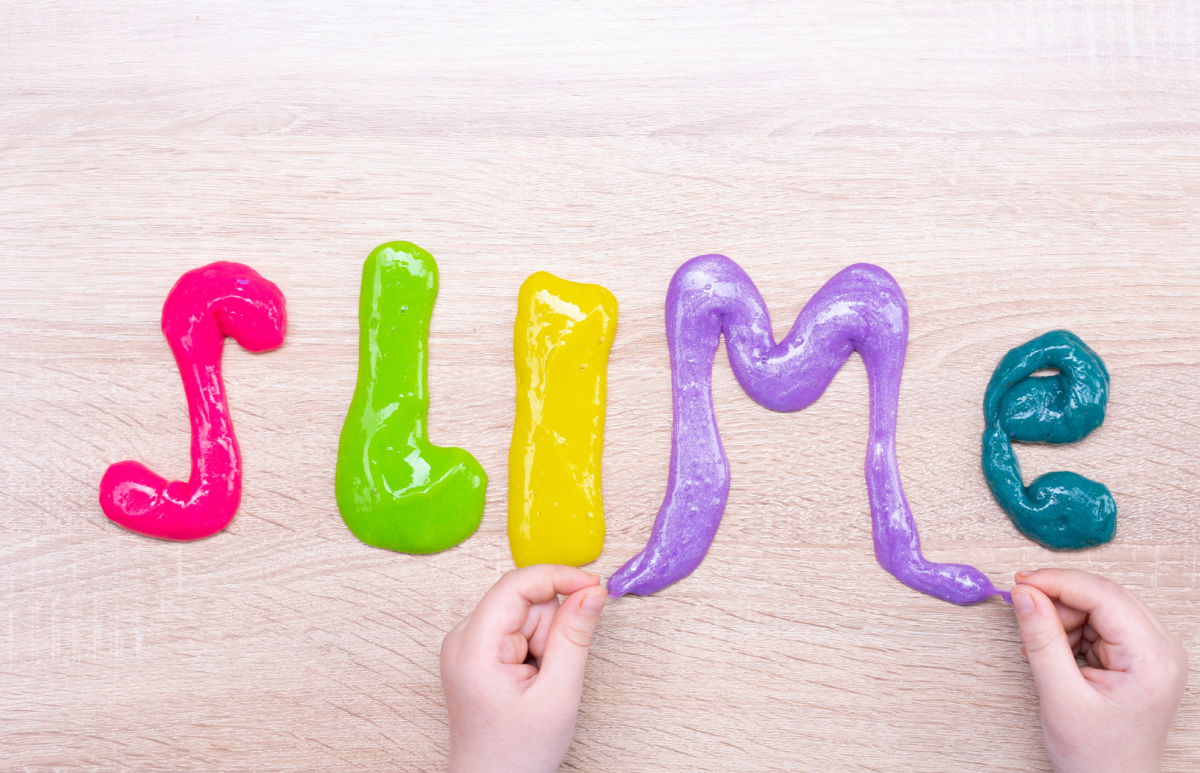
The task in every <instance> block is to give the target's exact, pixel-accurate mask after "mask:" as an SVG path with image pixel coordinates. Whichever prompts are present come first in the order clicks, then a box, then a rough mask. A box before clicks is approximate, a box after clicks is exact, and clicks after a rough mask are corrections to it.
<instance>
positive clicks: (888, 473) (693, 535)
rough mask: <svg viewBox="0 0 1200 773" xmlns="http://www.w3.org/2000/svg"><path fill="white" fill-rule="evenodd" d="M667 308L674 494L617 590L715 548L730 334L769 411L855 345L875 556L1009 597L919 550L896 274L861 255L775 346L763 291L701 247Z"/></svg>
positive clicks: (614, 581) (641, 587) (649, 583)
mask: <svg viewBox="0 0 1200 773" xmlns="http://www.w3.org/2000/svg"><path fill="white" fill-rule="evenodd" d="M666 312H667V313H666V317H667V346H668V348H669V349H670V355H671V391H672V396H673V402H674V413H675V418H674V425H673V427H672V435H671V465H670V474H669V477H668V479H667V493H666V497H665V498H664V499H663V504H662V507H661V508H660V509H659V511H658V516H657V517H656V518H655V520H654V530H653V532H652V534H651V536H650V542H649V544H648V545H647V546H646V548H645V549H644V550H642V552H641V553H639V554H638V555H637V556H635V557H634V558H632V559H631V560H630V561H629V562H628V563H626V564H625V565H624V566H622V567H621V568H620V569H619V570H617V572H616V574H614V575H613V576H612V577H610V578H609V580H608V588H609V593H610V594H612V595H613V596H622V595H624V594H626V593H635V594H640V595H645V594H649V593H654V592H655V591H659V590H662V589H663V588H666V587H667V586H669V585H671V584H672V583H675V582H677V581H679V580H681V579H683V578H684V577H686V576H687V575H689V574H691V573H692V571H693V570H695V569H696V567H697V566H699V565H700V562H701V561H703V560H704V555H705V553H707V552H708V548H709V545H711V544H712V540H713V537H714V535H715V534H716V531H717V526H718V525H719V524H720V522H721V513H722V511H723V510H724V509H725V501H726V498H727V496H728V494H729V462H728V460H727V459H726V457H725V450H724V448H723V447H722V446H721V437H720V434H719V433H718V431H717V421H716V415H715V413H714V411H713V402H712V367H713V358H714V356H715V355H716V351H717V343H718V341H719V339H720V336H721V335H722V334H724V335H725V345H726V348H727V350H728V353H729V364H730V365H731V366H732V368H733V373H734V375H735V376H736V377H737V380H738V383H739V384H741V386H742V389H744V390H745V391H746V393H747V394H748V395H750V397H751V398H753V399H754V400H755V401H756V402H757V403H759V404H760V405H762V406H765V407H767V408H770V409H771V410H774V411H798V410H802V409H803V408H806V407H808V406H809V405H811V404H812V403H813V402H814V401H815V400H816V399H817V398H818V397H820V396H821V394H822V393H823V392H824V391H825V388H826V387H827V386H828V385H829V382H830V381H831V380H832V379H833V376H834V374H836V373H837V371H838V369H839V368H841V366H842V364H843V363H844V362H845V361H846V360H847V358H849V356H850V353H851V352H853V351H858V353H859V354H860V355H861V356H862V360H863V364H864V365H865V366H866V369H867V378H868V383H869V390H870V431H869V434H868V439H867V459H866V480H867V494H868V499H869V500H870V505H871V520H872V534H873V537H874V542H875V557H876V559H877V560H878V561H879V563H880V565H881V566H882V567H883V568H884V569H886V570H887V571H888V572H890V573H891V574H892V575H893V576H895V577H896V579H898V580H900V581H901V582H903V583H904V584H905V585H908V586H909V587H911V588H915V589H916V590H919V591H921V592H922V593H927V594H929V595H930V596H935V597H937V598H940V599H945V600H946V601H952V602H954V603H956V604H975V603H978V602H980V601H983V600H984V599H986V598H988V597H989V596H996V595H998V596H1001V597H1003V598H1004V599H1005V600H1006V601H1007V600H1008V594H1007V593H1006V592H1004V591H1000V590H997V589H996V588H995V587H993V586H992V583H991V582H990V581H989V580H988V578H987V577H985V576H984V575H983V573H982V572H980V571H979V570H978V569H975V568H974V567H970V566H964V565H961V564H938V563H933V562H931V561H928V560H926V559H925V557H924V556H922V555H921V546H920V537H919V536H918V534H917V526H916V523H915V522H914V520H913V517H912V513H911V512H910V511H909V508H908V502H907V500H905V498H904V489H903V487H902V486H901V483H900V471H899V467H898V465H897V462H896V412H897V407H898V404H899V398H900V375H901V371H902V370H903V368H904V354H905V349H906V347H907V345H908V307H907V305H906V304H905V301H904V295H903V293H901V291H900V287H899V285H897V284H896V281H895V280H894V279H893V278H892V277H891V275H890V274H888V273H887V272H886V271H884V270H883V269H881V268H879V267H877V266H872V265H868V264H865V263H860V264H857V265H853V266H850V267H848V268H845V269H843V270H842V271H840V272H838V274H837V275H835V276H834V277H833V278H832V279H830V280H829V281H828V282H826V283H825V286H824V287H822V288H821V289H820V290H818V291H817V294H816V295H814V296H813V297H812V299H811V300H809V302H808V304H807V305H806V306H805V307H804V309H803V310H802V311H801V312H800V315H799V316H798V317H797V318H796V322H795V324H794V325H793V326H792V329H791V332H789V333H788V335H787V337H786V338H784V340H783V341H782V342H780V343H778V344H776V343H775V340H774V335H773V334H772V332H771V320H770V316H769V315H768V313H767V308H766V305H765V304H764V303H763V299H762V296H761V295H759V292H758V289H757V288H756V287H755V286H754V283H753V282H752V281H750V277H749V276H747V275H746V272H744V271H743V270H742V269H741V267H740V266H738V265H737V264H736V263H734V262H733V261H732V260H730V259H729V258H727V257H725V256H724V255H702V256H700V257H697V258H692V259H691V260H689V261H688V262H687V263H684V264H683V265H682V266H680V267H679V270H678V271H676V272H675V276H674V277H673V278H672V279H671V285H670V288H669V289H668V291H667V309H666Z"/></svg>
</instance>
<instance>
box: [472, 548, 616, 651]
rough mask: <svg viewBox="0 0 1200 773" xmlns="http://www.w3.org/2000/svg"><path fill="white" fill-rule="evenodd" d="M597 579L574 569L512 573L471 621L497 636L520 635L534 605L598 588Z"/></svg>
mask: <svg viewBox="0 0 1200 773" xmlns="http://www.w3.org/2000/svg"><path fill="white" fill-rule="evenodd" d="M599 582H600V578H599V577H597V576H596V575H594V574H589V573H587V572H585V571H583V570H581V569H576V568H575V567H573V566H559V565H557V564H536V565H534V566H526V567H524V568H522V569H514V570H513V571H511V572H509V573H507V574H505V575H504V576H503V577H501V578H500V580H499V582H497V583H496V584H495V585H493V586H492V589H491V590H489V591H488V592H487V593H486V594H484V597H483V599H482V600H480V602H479V606H478V607H477V608H476V609H475V617H474V620H473V621H472V622H473V623H474V624H475V625H478V626H482V627H483V628H484V629H485V630H488V631H494V632H497V633H502V634H504V633H513V632H515V631H520V630H521V627H522V626H523V625H524V624H525V620H526V618H528V617H529V608H530V607H531V606H533V605H534V604H540V603H542V602H543V601H549V600H550V599H553V598H557V597H558V596H560V595H561V596H570V595H571V594H572V593H574V592H575V591H577V590H580V589H582V588H586V587H588V586H591V585H597V584H599Z"/></svg>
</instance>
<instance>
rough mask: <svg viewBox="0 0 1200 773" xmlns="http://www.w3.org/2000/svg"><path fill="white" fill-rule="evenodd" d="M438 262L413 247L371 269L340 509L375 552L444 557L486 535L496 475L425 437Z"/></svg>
mask: <svg viewBox="0 0 1200 773" xmlns="http://www.w3.org/2000/svg"><path fill="white" fill-rule="evenodd" d="M437 292H438V269H437V263H436V262H435V261H434V259H433V256H432V255H430V254H429V253H428V252H426V251H425V250H423V249H421V248H420V247H418V246H416V245H415V244H410V243H408V242H389V243H388V244H382V245H380V246H379V247H376V248H375V250H374V251H372V252H371V254H370V256H368V257H367V262H366V263H364V264H363V279H362V294H361V296H360V298H359V311H358V324H359V339H358V341H359V343H358V345H359V359H358V384H357V385H356V386H355V388H354V399H353V401H351V403H350V413H349V415H347V416H346V424H345V425H344V426H343V427H342V437H341V441H340V442H339V443H338V460H337V481H336V485H335V488H336V490H337V503H338V509H339V510H341V512H342V518H343V519H344V520H345V521H346V525H347V526H348V527H350V531H352V532H354V535H355V536H356V537H358V538H359V539H360V540H362V541H363V542H365V543H367V544H368V545H374V546H376V547H380V548H387V549H389V550H398V551H401V552H403V553H436V552H438V551H439V550H445V549H446V548H449V547H453V546H454V545H457V544H458V543H460V542H462V541H463V540H465V539H466V538H467V537H469V536H471V534H472V533H473V532H474V531H475V529H477V528H479V521H480V519H481V518H482V517H483V495H484V490H485V489H486V488H487V474H486V473H485V472H484V471H483V468H482V467H481V466H480V465H479V462H477V461H475V457H473V456H471V455H470V454H469V453H467V452H466V451H464V450H463V449H461V448H442V447H440V446H435V445H433V444H432V443H430V442H429V439H428V438H427V437H426V418H427V416H428V414H429V391H428V388H427V377H426V374H427V370H428V361H429V356H428V351H427V350H428V347H429V319H430V317H431V316H432V314H433V302H434V300H435V299H436V298H437Z"/></svg>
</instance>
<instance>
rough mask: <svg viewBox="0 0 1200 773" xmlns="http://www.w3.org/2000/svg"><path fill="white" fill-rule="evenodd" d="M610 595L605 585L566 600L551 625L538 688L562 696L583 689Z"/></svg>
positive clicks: (588, 589)
mask: <svg viewBox="0 0 1200 773" xmlns="http://www.w3.org/2000/svg"><path fill="white" fill-rule="evenodd" d="M607 599H608V594H607V593H606V592H605V590H604V587H603V586H601V587H597V588H592V587H588V588H584V589H582V590H580V591H578V592H576V593H573V594H572V595H570V596H568V597H567V598H566V599H564V600H563V603H562V606H560V607H559V608H558V614H556V615H555V616H554V622H553V624H551V626H550V635H549V637H548V638H547V640H546V653H545V655H544V656H543V657H542V668H541V671H540V673H539V675H538V684H537V686H538V689H539V690H541V689H545V690H550V691H553V692H555V693H556V694H559V695H567V694H573V693H579V692H581V691H582V690H583V670H584V668H585V666H586V665H587V657H588V647H590V646H591V644H592V634H593V633H594V632H595V630H596V622H597V621H598V620H599V619H600V612H601V610H603V609H604V602H605V601H606V600H607Z"/></svg>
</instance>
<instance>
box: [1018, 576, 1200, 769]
mask: <svg viewBox="0 0 1200 773" xmlns="http://www.w3.org/2000/svg"><path fill="white" fill-rule="evenodd" d="M1017 582H1018V583H1019V584H1018V585H1017V587H1015V588H1013V592H1012V600H1013V608H1014V609H1015V610H1016V612H1017V622H1018V623H1019V624H1020V626H1021V638H1022V639H1023V640H1024V642H1025V644H1024V646H1023V647H1022V650H1024V652H1025V653H1026V655H1027V656H1028V657H1029V666H1030V668H1031V669H1032V670H1033V679H1034V682H1035V683H1036V684H1037V690H1038V695H1039V696H1040V697H1041V701H1042V735H1043V736H1044V737H1045V740H1046V750H1047V751H1049V752H1050V759H1051V760H1052V761H1053V762H1054V769H1055V770H1056V771H1058V773H1076V772H1078V773H1104V772H1105V771H1119V773H1142V772H1143V771H1158V770H1160V769H1161V765H1162V755H1163V745H1164V744H1165V743H1166V740H1167V731H1168V730H1169V729H1170V727H1171V717H1172V716H1174V714H1175V708H1176V706H1178V705H1179V699H1180V698H1181V697H1182V696H1183V688H1184V685H1185V683H1186V682H1187V653H1186V652H1185V651H1184V649H1183V647H1182V646H1180V644H1179V642H1178V641H1176V640H1175V637H1174V636H1172V635H1171V634H1170V633H1168V632H1167V629H1166V628H1163V626H1162V623H1160V622H1159V621H1158V618H1156V617H1155V616H1154V613H1152V612H1151V611H1150V609H1149V608H1148V607H1147V606H1146V605H1145V604H1143V603H1142V601H1141V600H1140V599H1138V598H1137V597H1136V596H1134V595H1133V594H1132V593H1130V592H1129V591H1127V590H1125V589H1124V588H1122V587H1121V586H1119V585H1117V584H1116V583H1113V582H1112V581H1110V580H1106V579H1104V578H1103V577H1098V576H1096V575H1094V574H1088V573H1087V572H1080V571H1074V570H1069V569H1041V570H1039V571H1036V572H1018V573H1017ZM1076 655H1081V656H1083V657H1084V658H1086V659H1087V662H1088V665H1087V666H1083V667H1080V666H1078V665H1077V664H1076V662H1075V656H1076Z"/></svg>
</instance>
